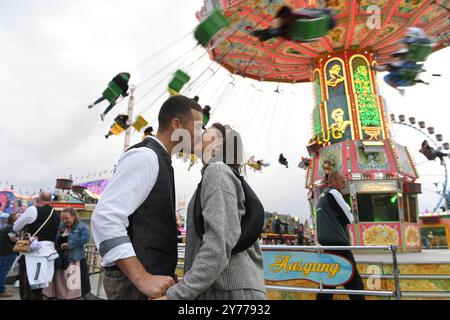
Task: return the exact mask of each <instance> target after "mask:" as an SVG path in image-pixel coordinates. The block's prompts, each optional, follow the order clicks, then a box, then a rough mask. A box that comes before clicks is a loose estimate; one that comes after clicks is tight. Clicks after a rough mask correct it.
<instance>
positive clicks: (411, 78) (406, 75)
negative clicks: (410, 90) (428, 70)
mask: <svg viewBox="0 0 450 320" xmlns="http://www.w3.org/2000/svg"><path fill="white" fill-rule="evenodd" d="M422 72H423V69H422V65H417V67H415V68H404V69H402V70H400V71H399V75H400V79H401V80H402V82H403V83H404V84H405V85H406V86H413V85H415V84H416V80H418V79H419V77H420V74H421V73H422Z"/></svg>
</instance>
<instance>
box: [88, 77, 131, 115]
mask: <svg viewBox="0 0 450 320" xmlns="http://www.w3.org/2000/svg"><path fill="white" fill-rule="evenodd" d="M130 77H131V76H130V74H129V73H126V72H122V73H119V74H118V75H116V76H115V77H114V78H113V79H112V81H111V82H110V83H109V84H108V88H107V89H106V90H105V91H104V92H103V94H102V96H101V97H100V98H98V99H97V100H96V101H95V102H94V103H93V104H91V105H89V106H88V108H89V109H92V108H93V107H94V106H95V105H96V104H99V103H100V102H103V101H104V100H108V101H109V103H110V105H109V106H108V107H107V108H106V109H105V111H104V112H103V113H102V114H101V115H100V118H101V119H102V121H104V120H105V116H106V115H107V114H108V113H109V112H110V111H111V110H112V109H113V108H114V106H115V105H116V104H117V100H118V99H119V97H121V96H122V98H125V97H127V96H128V89H129V86H128V81H130Z"/></svg>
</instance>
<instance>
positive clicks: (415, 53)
mask: <svg viewBox="0 0 450 320" xmlns="http://www.w3.org/2000/svg"><path fill="white" fill-rule="evenodd" d="M409 47H410V52H409V54H408V56H407V57H406V60H409V61H414V62H425V61H426V60H427V59H428V56H429V55H430V54H432V53H433V47H434V44H433V43H412V44H410V45H409Z"/></svg>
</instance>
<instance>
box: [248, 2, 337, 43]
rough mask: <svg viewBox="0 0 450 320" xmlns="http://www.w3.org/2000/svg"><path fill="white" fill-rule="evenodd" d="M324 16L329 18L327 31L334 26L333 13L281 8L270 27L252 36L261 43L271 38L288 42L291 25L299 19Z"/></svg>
mask: <svg viewBox="0 0 450 320" xmlns="http://www.w3.org/2000/svg"><path fill="white" fill-rule="evenodd" d="M324 15H329V16H330V24H329V26H328V30H331V29H333V28H334V27H335V26H336V20H335V19H334V17H333V11H332V10H331V9H328V8H300V9H297V10H293V9H292V8H291V7H289V6H282V7H281V8H280V9H279V10H278V12H277V14H276V15H275V17H274V20H273V22H272V24H271V26H270V27H269V28H267V29H260V30H255V31H254V32H253V33H252V35H254V36H256V37H258V38H259V40H261V41H262V42H264V41H267V40H270V39H272V38H277V37H283V38H285V39H286V40H290V36H289V31H290V30H291V26H292V23H293V22H294V21H295V20H299V19H309V20H312V19H317V18H320V17H323V16H324Z"/></svg>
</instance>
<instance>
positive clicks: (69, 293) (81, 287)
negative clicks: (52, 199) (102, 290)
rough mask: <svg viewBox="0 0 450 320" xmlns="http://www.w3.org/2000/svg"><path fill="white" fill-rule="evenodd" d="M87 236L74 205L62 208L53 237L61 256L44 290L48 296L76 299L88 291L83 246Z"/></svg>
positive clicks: (87, 239)
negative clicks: (59, 222) (55, 233)
mask: <svg viewBox="0 0 450 320" xmlns="http://www.w3.org/2000/svg"><path fill="white" fill-rule="evenodd" d="M89 239H90V232H89V229H88V227H87V226H86V225H85V224H84V223H82V222H80V220H79V217H78V214H77V212H76V211H75V209H73V208H65V209H63V211H62V212H61V224H60V225H59V227H58V233H57V235H56V239H55V247H56V250H57V251H58V254H59V256H60V258H59V259H58V261H57V263H56V264H55V268H56V270H55V276H54V278H53V281H52V283H51V284H50V286H49V288H47V289H46V290H44V295H45V296H46V297H47V298H56V299H64V300H69V299H78V298H81V297H83V296H85V295H86V294H87V293H89V292H90V282H89V270H88V266H87V261H86V258H87V257H86V250H85V245H86V244H88V242H89Z"/></svg>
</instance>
